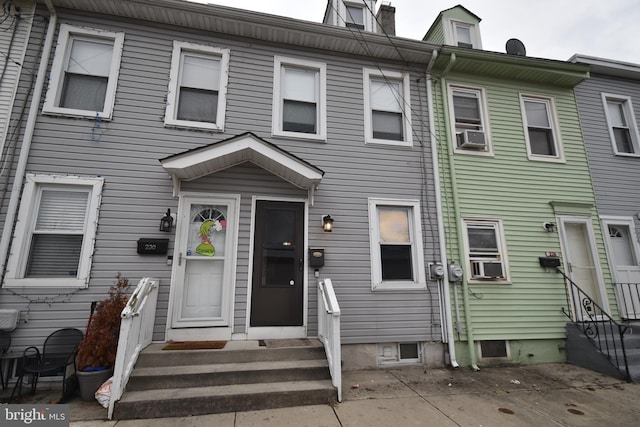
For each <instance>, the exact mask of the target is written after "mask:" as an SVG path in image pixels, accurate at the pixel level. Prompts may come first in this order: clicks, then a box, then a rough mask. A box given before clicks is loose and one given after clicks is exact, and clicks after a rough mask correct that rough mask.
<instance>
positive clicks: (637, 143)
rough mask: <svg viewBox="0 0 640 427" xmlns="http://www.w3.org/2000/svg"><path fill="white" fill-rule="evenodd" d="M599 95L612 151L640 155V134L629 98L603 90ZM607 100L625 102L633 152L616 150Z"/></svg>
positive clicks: (617, 153) (626, 154)
mask: <svg viewBox="0 0 640 427" xmlns="http://www.w3.org/2000/svg"><path fill="white" fill-rule="evenodd" d="M601 96H602V106H603V108H604V116H605V118H606V120H607V130H608V131H609V139H610V140H611V145H612V147H613V152H614V153H615V155H616V156H625V157H640V134H639V133H638V122H637V121H636V116H635V114H634V112H633V104H632V102H631V98H630V97H628V96H625V95H615V94H612V93H604V92H603V93H602V94H601ZM607 101H619V102H622V103H624V104H625V105H624V110H625V111H624V113H625V119H627V121H628V122H629V123H628V125H629V133H630V135H631V143H632V144H633V149H634V150H635V153H621V152H619V151H618V145H617V144H616V137H615V135H614V133H613V126H611V120H610V119H609V106H608V105H607Z"/></svg>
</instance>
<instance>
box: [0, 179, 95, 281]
mask: <svg viewBox="0 0 640 427" xmlns="http://www.w3.org/2000/svg"><path fill="white" fill-rule="evenodd" d="M102 184H103V180H102V178H79V177H62V176H50V175H33V174H29V175H27V178H26V183H25V190H24V195H23V198H22V204H21V206H20V212H19V218H20V221H18V223H17V225H16V230H15V236H14V237H15V238H14V241H13V247H12V250H11V256H10V258H9V262H8V264H7V274H6V284H7V286H34V287H70V288H71V287H77V288H81V287H85V286H86V285H87V283H88V280H89V273H90V269H91V258H92V255H93V245H94V240H95V234H96V227H97V226H96V224H97V218H98V208H99V204H100V197H101V192H102Z"/></svg>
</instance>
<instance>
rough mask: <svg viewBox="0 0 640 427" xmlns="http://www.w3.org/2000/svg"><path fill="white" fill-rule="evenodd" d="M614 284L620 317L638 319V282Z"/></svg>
mask: <svg viewBox="0 0 640 427" xmlns="http://www.w3.org/2000/svg"><path fill="white" fill-rule="evenodd" d="M615 286H616V289H617V291H618V305H619V307H620V315H621V316H622V318H624V319H629V320H640V283H616V284H615Z"/></svg>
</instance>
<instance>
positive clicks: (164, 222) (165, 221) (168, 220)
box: [160, 209, 173, 233]
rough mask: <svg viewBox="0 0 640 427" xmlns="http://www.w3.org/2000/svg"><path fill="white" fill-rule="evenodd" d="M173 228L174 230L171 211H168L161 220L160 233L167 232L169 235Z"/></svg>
mask: <svg viewBox="0 0 640 427" xmlns="http://www.w3.org/2000/svg"><path fill="white" fill-rule="evenodd" d="M172 228H173V217H172V216H171V209H167V213H166V214H164V216H163V217H162V219H161V220H160V231H165V232H167V233H169V232H171V229H172Z"/></svg>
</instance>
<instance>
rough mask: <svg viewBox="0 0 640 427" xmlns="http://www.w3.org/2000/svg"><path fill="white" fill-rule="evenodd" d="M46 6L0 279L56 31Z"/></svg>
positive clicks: (0, 248) (0, 249)
mask: <svg viewBox="0 0 640 427" xmlns="http://www.w3.org/2000/svg"><path fill="white" fill-rule="evenodd" d="M44 1H45V3H46V5H47V9H49V25H48V27H47V38H46V39H45V42H44V49H43V51H42V58H40V66H39V68H38V77H37V78H36V83H35V88H34V90H33V95H32V97H31V107H30V108H29V117H28V118H27V123H26V125H25V131H24V137H23V138H22V146H21V147H20V157H19V158H18V164H17V165H16V174H15V177H14V180H13V187H11V198H10V199H9V206H8V208H7V216H6V218H5V222H4V228H3V230H2V240H0V274H1V275H2V277H3V278H4V272H5V268H6V265H7V258H8V253H9V244H10V242H11V236H12V234H13V225H14V222H15V220H16V215H17V212H18V205H19V203H20V195H21V193H22V184H23V182H24V176H25V172H26V170H27V161H28V160H29V152H30V151H31V142H32V141H33V133H34V131H35V127H36V119H37V118H38V113H39V111H40V99H41V97H42V90H43V88H44V84H45V81H46V77H47V67H48V66H49V57H50V56H51V48H52V47H53V38H54V35H55V33H56V25H57V23H58V16H57V15H56V10H55V8H54V7H53V4H52V3H51V0H44Z"/></svg>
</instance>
